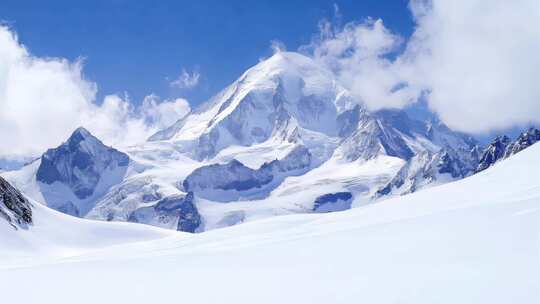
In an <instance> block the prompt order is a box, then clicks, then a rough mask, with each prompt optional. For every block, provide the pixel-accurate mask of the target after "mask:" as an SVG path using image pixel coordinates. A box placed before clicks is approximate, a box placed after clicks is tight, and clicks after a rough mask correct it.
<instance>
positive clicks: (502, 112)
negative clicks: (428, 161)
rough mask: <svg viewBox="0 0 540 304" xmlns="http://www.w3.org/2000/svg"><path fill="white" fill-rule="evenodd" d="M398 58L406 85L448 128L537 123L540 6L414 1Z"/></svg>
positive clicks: (487, 0)
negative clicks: (420, 91) (423, 95)
mask: <svg viewBox="0 0 540 304" xmlns="http://www.w3.org/2000/svg"><path fill="white" fill-rule="evenodd" d="M410 7H411V10H412V12H413V14H414V15H415V18H416V23H417V30H416V32H415V34H414V36H413V38H412V40H411V41H410V43H409V44H408V49H407V51H406V52H405V54H404V56H403V59H402V60H403V61H404V63H405V64H412V65H413V67H412V68H410V69H409V70H410V74H408V75H407V77H408V79H409V80H410V81H411V82H416V83H417V84H418V85H422V86H425V87H426V88H427V89H428V90H430V91H431V93H430V95H429V96H428V98H429V104H430V107H431V108H432V109H433V110H435V111H436V112H437V113H438V114H439V115H440V116H441V118H442V119H443V120H444V121H445V122H446V123H447V124H448V125H449V126H451V127H453V128H455V129H459V130H464V131H474V132H482V131H488V130H490V129H493V128H505V127H510V126H512V125H514V124H526V123H529V122H537V123H538V122H540V114H539V113H540V56H539V54H540V2H539V1H537V0H512V1H507V0H466V1H465V0H462V1H451V2H450V1H443V0H436V1H433V2H426V1H417V0H415V1H412V2H411V3H410Z"/></svg>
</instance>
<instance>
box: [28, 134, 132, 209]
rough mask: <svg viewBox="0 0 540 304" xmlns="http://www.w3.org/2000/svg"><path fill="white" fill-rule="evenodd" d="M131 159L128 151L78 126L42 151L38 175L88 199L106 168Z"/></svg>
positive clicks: (112, 168) (122, 163)
mask: <svg viewBox="0 0 540 304" xmlns="http://www.w3.org/2000/svg"><path fill="white" fill-rule="evenodd" d="M128 163H129V157H128V156H127V155H126V154H124V153H122V152H120V151H118V150H116V149H113V148H111V147H107V146H105V145H104V144H103V143H102V142H101V141H100V140H99V139H97V138H95V137H94V136H92V134H90V133H89V132H88V131H87V130H85V129H84V128H79V129H77V130H75V132H73V134H72V135H71V137H70V138H69V139H68V140H67V141H66V142H65V143H63V144H62V145H60V146H59V147H57V148H55V149H49V150H47V152H46V153H45V154H43V156H42V157H41V164H40V166H39V168H38V170H37V173H36V179H37V181H39V182H42V183H44V184H48V185H50V184H53V183H55V182H59V183H62V184H64V185H66V186H68V187H69V188H70V189H71V190H72V191H73V193H74V194H75V195H76V196H77V197H78V198H79V199H85V198H87V197H89V196H91V195H92V194H93V193H94V190H95V188H96V186H97V184H98V183H99V181H100V179H101V178H102V175H103V174H104V172H106V171H107V170H115V169H117V168H119V167H126V166H127V165H128Z"/></svg>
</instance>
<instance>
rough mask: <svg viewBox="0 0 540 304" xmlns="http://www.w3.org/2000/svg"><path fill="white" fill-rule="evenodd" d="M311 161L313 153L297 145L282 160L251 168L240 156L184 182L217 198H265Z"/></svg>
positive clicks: (200, 193) (205, 195)
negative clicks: (240, 160)
mask: <svg viewBox="0 0 540 304" xmlns="http://www.w3.org/2000/svg"><path fill="white" fill-rule="evenodd" d="M310 165H311V153H310V152H309V150H307V149H306V148H305V147H303V146H298V147H297V148H295V149H294V150H293V151H291V152H290V153H289V154H288V155H287V156H286V157H285V158H283V159H281V160H273V161H271V162H269V163H265V164H263V165H262V166H261V167H260V168H259V169H251V168H249V167H247V166H245V165H244V164H242V163H241V162H239V161H237V160H232V161H230V162H228V163H226V164H213V165H209V166H204V167H201V168H198V169H196V170H195V171H193V172H192V173H191V174H190V175H189V176H188V177H187V178H186V179H185V180H184V182H183V187H184V190H185V191H193V192H194V193H195V194H196V195H197V196H200V197H203V198H206V199H210V200H215V201H222V202H227V201H233V200H239V199H248V198H250V199H253V198H262V197H264V196H265V195H266V194H268V192H269V191H270V190H272V189H274V188H275V187H277V186H278V185H279V184H280V183H281V182H282V181H283V179H285V177H287V176H292V175H299V174H303V173H305V172H306V171H307V170H308V169H309V168H310Z"/></svg>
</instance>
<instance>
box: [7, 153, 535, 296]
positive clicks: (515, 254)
mask: <svg viewBox="0 0 540 304" xmlns="http://www.w3.org/2000/svg"><path fill="white" fill-rule="evenodd" d="M539 164H540V145H535V146H532V147H531V148H529V149H526V150H525V151H523V152H521V153H519V154H517V155H515V156H513V157H511V158H510V159H508V160H506V161H504V162H501V163H499V164H497V165H495V166H494V167H493V168H490V169H488V170H486V171H484V172H481V173H479V174H477V175H475V176H473V177H470V178H466V179H464V180H461V181H458V182H454V183H450V184H446V185H442V186H439V187H433V188H430V189H427V190H424V191H420V192H418V193H415V194H412V195H408V196H405V197H398V198H393V199H389V200H386V201H383V202H380V203H377V204H374V205H370V206H365V207H361V208H356V209H352V210H349V211H345V212H341V213H331V214H307V215H306V214H303V215H288V216H281V217H275V218H271V219H265V220H261V221H254V222H250V223H246V224H242V225H238V226H233V227H229V228H225V229H218V230H214V231H210V232H206V233H202V234H196V235H188V234H181V233H176V232H170V231H164V230H160V229H156V228H151V227H147V226H143V225H135V224H128V223H97V222H90V221H85V220H79V219H72V218H69V217H66V216H64V215H60V214H57V213H52V212H51V211H50V210H48V209H46V208H44V207H41V206H36V212H35V226H34V227H32V228H31V229H30V230H28V231H24V230H18V231H15V230H13V229H11V228H9V227H8V226H7V225H1V226H0V242H1V246H2V247H1V249H0V286H1V288H0V289H1V290H2V299H3V302H4V303H15V302H18V303H74V302H76V303H170V302H188V303H189V302H190V303H362V302H365V303H540V165H539ZM40 217H41V218H42V219H41V220H40ZM6 301H7V302H6Z"/></svg>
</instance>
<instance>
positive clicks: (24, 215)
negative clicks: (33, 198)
mask: <svg viewBox="0 0 540 304" xmlns="http://www.w3.org/2000/svg"><path fill="white" fill-rule="evenodd" d="M0 217H3V218H4V219H5V220H7V221H8V222H9V223H10V224H11V225H12V226H14V227H18V226H19V227H20V226H26V225H28V224H32V205H31V204H30V202H29V201H28V200H27V199H26V198H25V197H24V196H23V195H22V194H21V193H20V192H19V190H17V189H15V188H14V187H13V186H11V185H10V184H9V183H8V182H7V181H6V180H5V179H3V178H2V177H0Z"/></svg>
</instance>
